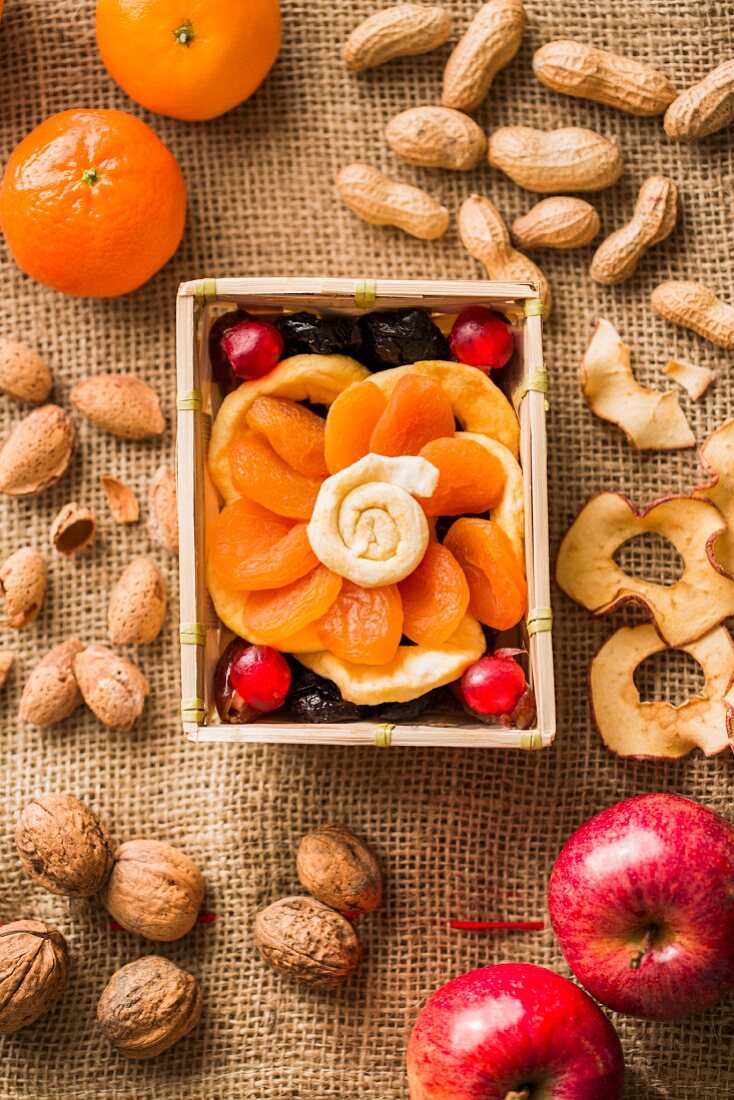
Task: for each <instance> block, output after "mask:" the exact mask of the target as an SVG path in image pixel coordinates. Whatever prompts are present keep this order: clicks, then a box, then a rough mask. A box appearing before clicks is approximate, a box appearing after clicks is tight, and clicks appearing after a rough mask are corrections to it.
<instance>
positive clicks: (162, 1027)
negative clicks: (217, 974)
mask: <svg viewBox="0 0 734 1100" xmlns="http://www.w3.org/2000/svg"><path fill="white" fill-rule="evenodd" d="M201 1008H202V996H201V986H200V985H199V983H198V982H197V981H196V978H194V976H193V975H192V974H189V973H187V972H186V971H185V970H181V969H180V968H179V967H178V966H176V965H175V964H174V963H172V962H170V961H169V960H168V959H163V958H161V956H160V955H145V956H144V957H143V958H142V959H135V961H134V962H131V963H128V964H127V966H123V967H122V968H121V969H120V970H117V971H116V972H115V973H114V974H113V975H112V977H111V978H110V980H109V982H108V983H107V985H106V986H105V988H104V991H103V993H102V996H101V997H100V999H99V1004H98V1005H97V1020H98V1021H99V1026H100V1029H101V1031H102V1034H103V1035H104V1036H105V1038H106V1039H109V1041H110V1042H111V1043H112V1046H113V1047H114V1048H115V1050H117V1051H119V1052H120V1054H124V1055H126V1057H128V1058H137V1059H144V1058H155V1056H156V1055H157V1054H162V1053H163V1051H164V1050H168V1048H169V1047H172V1046H173V1045H174V1043H177V1042H178V1041H179V1039H183V1037H184V1035H188V1033H189V1032H190V1031H192V1030H193V1028H195V1027H196V1025H197V1024H198V1022H199V1020H200V1018H201Z"/></svg>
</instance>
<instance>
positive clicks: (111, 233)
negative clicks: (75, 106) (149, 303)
mask: <svg viewBox="0 0 734 1100" xmlns="http://www.w3.org/2000/svg"><path fill="white" fill-rule="evenodd" d="M185 220H186V184H185V183H184V178H183V175H182V173H181V169H180V168H179V166H178V163H177V161H176V160H175V158H174V157H173V155H172V154H171V153H170V152H169V151H168V149H167V148H166V147H165V145H164V144H163V143H162V142H161V141H160V140H159V139H158V138H157V137H156V135H155V134H154V133H153V131H152V130H151V129H150V127H149V126H146V124H145V123H144V122H142V121H141V119H139V118H133V116H132V115H128V114H125V113H124V112H123V111H92V110H78V111H62V112H61V113H60V114H57V115H53V116H52V117H51V118H48V119H46V121H45V122H42V123H41V125H40V126H38V127H36V129H35V130H33V131H32V133H30V134H29V135H28V136H27V137H26V138H24V139H23V141H21V143H20V145H18V146H17V148H16V149H15V150H14V152H13V153H11V155H10V159H9V161H8V163H7V166H6V168H5V174H4V176H3V179H2V183H1V184H0V224H1V225H2V229H3V233H4V234H5V239H6V240H7V242H8V247H9V249H10V251H11V253H12V254H13V257H14V259H15V260H16V262H17V263H18V264H19V265H20V266H21V267H22V268H23V270H24V271H25V272H26V273H27V274H28V275H31V276H32V277H33V278H34V279H38V280H39V281H40V282H42V283H45V284H46V285H47V286H50V287H53V289H54V290H60V291H63V293H64V294H75V295H80V296H83V297H90V298H111V297H114V296H116V295H118V294H127V293H129V291H131V290H136V289H137V288H138V287H139V286H142V285H143V283H145V282H147V281H148V279H150V278H151V277H152V276H153V275H154V274H155V273H156V271H158V270H159V268H161V267H163V265H164V264H165V263H167V262H168V260H170V258H171V256H172V255H173V253H174V252H175V251H176V249H177V248H178V245H179V242H180V240H181V236H182V234H183V230H184V222H185ZM49 242H53V247H50V245H49Z"/></svg>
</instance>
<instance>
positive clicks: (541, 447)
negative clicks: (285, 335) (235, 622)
mask: <svg viewBox="0 0 734 1100" xmlns="http://www.w3.org/2000/svg"><path fill="white" fill-rule="evenodd" d="M476 303H483V304H486V305H489V306H495V307H497V308H498V309H500V310H502V312H503V313H505V315H506V316H507V317H508V319H510V320H511V322H512V324H513V326H514V331H515V342H516V346H517V351H516V354H515V357H514V360H513V365H512V367H511V368H510V370H511V374H510V378H509V387H510V390H511V396H512V398H513V400H514V401H515V404H516V407H517V408H518V410H519V418H520V463H521V465H522V468H523V473H524V481H525V539H526V568H527V577H528V591H529V606H530V611H529V613H528V616H527V619H526V622H525V623H524V624H522V641H523V643H524V645H525V646H526V648H527V649H528V653H529V659H528V660H529V680H530V683H531V684H532V686H533V689H534V691H535V695H536V699H537V705H538V717H537V723H536V727H535V728H534V729H530V730H508V729H504V728H503V727H502V726H501V725H500V724H499V723H498V724H497V725H496V726H492V725H489V726H488V725H484V724H481V723H478V722H475V721H472V719H471V718H470V717H469V716H462V715H457V714H455V713H451V714H450V715H422V716H421V718H420V719H417V720H416V722H417V724H415V725H403V724H400V725H389V724H386V723H379V722H376V721H360V722H340V723H329V724H323V725H317V724H310V723H299V722H295V721H290V720H288V719H287V718H283V717H279V716H278V715H277V714H276V715H274V716H273V717H272V718H271V719H262V720H260V721H258V722H257V723H252V724H248V725H224V724H221V723H220V722H219V720H218V718H217V715H216V710H215V709H214V705H213V685H212V680H213V672H214V667H215V665H216V662H217V659H218V657H219V653H220V650H221V635H222V630H223V628H222V626H221V624H220V622H219V620H218V619H217V616H216V614H215V612H214V608H213V605H212V601H211V599H210V597H209V593H208V592H207V587H206V579H205V572H206V571H205V549H204V547H205V531H206V525H207V523H208V522H209V521H210V520H211V519H212V518H213V517H214V516H215V515H216V513H217V512H218V510H219V507H220V500H219V496H218V493H217V491H216V489H215V487H214V485H213V483H212V481H211V479H210V477H209V474H208V471H207V467H206V453H207V447H208V443H209V434H210V430H211V423H212V418H213V416H214V415H215V414H216V411H217V409H218V407H219V404H220V398H219V393H218V387H217V386H216V384H215V383H214V382H213V380H212V373H211V366H210V363H209V355H208V349H207V343H208V339H207V337H208V331H209V328H210V325H211V321H212V319H214V318H215V317H216V316H218V315H219V314H221V313H222V312H223V311H224V310H225V309H231V308H232V307H233V306H235V305H236V306H241V307H244V308H246V309H249V310H251V311H255V312H262V311H268V312H270V313H272V312H274V311H275V312H277V311H279V310H284V311H295V310H302V309H306V310H308V309H311V310H313V309H316V310H319V311H330V312H342V313H348V314H352V315H353V314H358V313H360V312H361V311H364V310H367V309H372V308H380V309H386V308H395V307H407V306H420V307H422V308H424V309H430V310H432V311H434V312H435V313H451V314H454V313H457V312H458V311H459V310H461V309H463V308H464V307H465V306H467V305H472V304H476ZM541 314H542V305H541V302H540V300H539V291H538V288H537V287H535V286H533V285H531V284H529V283H495V282H487V281H476V282H440V281H418V280H410V281H397V280H387V279H384V280H383V279H379V280H372V279H203V280H199V281H197V282H189V283H183V284H182V285H181V287H180V289H179V293H178V300H177V319H176V330H177V347H178V353H177V355H178V398H177V406H178V442H177V457H178V512H179V525H180V576H181V683H182V716H183V726H184V731H185V733H186V735H187V737H188V738H189V739H190V740H192V741H219V742H246V741H255V742H269V743H274V744H305V745H323V744H329V745H360V744H378V745H381V746H386V745H390V744H392V745H443V746H462V747H467V748H469V747H471V748H520V749H537V748H544V747H545V746H547V745H550V744H551V742H552V741H553V738H554V736H555V697H554V688H553V650H552V643H551V633H550V628H551V622H552V613H551V609H550V567H549V549H548V493H547V477H546V425H545V419H546V398H545V391H546V372H545V368H544V365H543V349H542V318H541Z"/></svg>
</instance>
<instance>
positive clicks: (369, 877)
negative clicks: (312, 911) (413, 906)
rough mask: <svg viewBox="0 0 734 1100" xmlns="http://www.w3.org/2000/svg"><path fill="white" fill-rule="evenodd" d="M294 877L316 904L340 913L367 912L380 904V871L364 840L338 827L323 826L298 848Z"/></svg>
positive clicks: (307, 837)
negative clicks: (337, 910) (296, 870)
mask: <svg viewBox="0 0 734 1100" xmlns="http://www.w3.org/2000/svg"><path fill="white" fill-rule="evenodd" d="M297 866H298V878H299V881H300V883H301V885H302V886H304V887H305V888H306V889H307V890H308V892H309V893H310V894H313V896H314V897H315V898H318V900H319V901H323V902H324V903H325V904H326V905H331V906H332V908H334V909H340V910H342V911H343V912H350V911H352V910H356V911H357V912H358V913H371V912H373V911H374V910H375V909H378V908H379V906H380V902H381V901H382V872H381V870H380V864H379V863H378V862H377V857H376V856H375V854H374V852H372V851H371V850H370V849H369V848H368V847H367V845H366V844H365V843H364V841H362V840H360V839H359V837H358V836H355V835H354V833H353V832H351V831H350V830H349V829H345V828H343V827H342V826H341V825H323V826H322V827H321V828H320V829H316V830H315V831H314V832H312V833H308V834H307V835H306V836H304V837H303V839H302V840H301V843H300V844H299V845H298V857H297Z"/></svg>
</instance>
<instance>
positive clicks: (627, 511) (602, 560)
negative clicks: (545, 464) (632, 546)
mask: <svg viewBox="0 0 734 1100" xmlns="http://www.w3.org/2000/svg"><path fill="white" fill-rule="evenodd" d="M725 527H726V523H725V520H724V519H723V517H722V515H721V513H720V512H719V510H718V508H716V506H715V505H713V504H711V503H710V502H709V501H706V500H693V499H692V498H691V497H684V496H676V497H668V498H666V499H663V500H659V501H656V502H655V503H654V504H651V505H650V507H649V508H646V509H645V510H643V511H640V510H638V509H637V508H636V507H635V505H634V504H632V503H631V502H630V501H629V500H627V499H626V497H623V496H621V495H620V494H619V493H599V494H598V496H595V497H592V498H591V500H590V501H588V502H587V503H586V504H585V505H584V507H583V508H582V509H581V511H580V512H579V514H578V516H577V517H576V519H575V520H574V522H573V524H572V525H571V527H570V529H569V530H568V532H567V533H566V536H565V538H564V539H563V542H562V543H561V547H560V550H559V551H558V561H557V563H556V579H557V581H558V584H559V585H560V587H561V588H562V589H563V591H564V592H565V593H566V594H567V595H568V596H570V597H571V599H572V600H575V601H576V602H577V603H580V604H581V606H582V607H585V608H586V609H587V610H588V611H592V612H593V613H594V614H595V615H604V614H606V613H607V612H608V611H613V610H614V609H615V608H617V607H618V606H620V605H621V604H624V603H627V602H629V601H633V602H635V603H639V604H641V605H642V606H643V607H644V608H645V609H646V610H647V611H648V612H649V614H650V615H651V617H652V618H653V619H654V623H655V626H656V629H657V631H658V633H659V635H660V637H661V638H662V639H663V640H664V641H665V642H667V644H668V645H670V646H680V645H685V644H686V643H687V642H690V641H691V640H692V639H694V638H700V637H701V635H702V634H705V633H706V631H707V630H710V629H711V627H713V626H716V625H717V624H718V623H720V622H722V621H723V620H724V619H725V618H726V617H727V616H728V615H731V614H734V580H732V578H731V577H729V576H728V575H727V574H725V573H724V572H723V571H722V569H721V567H720V566H719V565H718V564H717V562H716V560H715V558H714V555H713V549H712V547H713V545H714V542H715V540H716V538H717V536H718V535H720V534H721V532H722V531H723V530H724V529H725ZM650 531H651V532H655V533H656V534H659V535H662V536H663V537H664V538H666V539H668V541H669V542H671V543H672V544H673V546H674V547H675V549H676V550H677V551H678V553H679V554H680V556H681V558H682V559H683V562H684V566H685V568H684V570H683V574H682V576H681V577H680V579H679V580H677V581H676V582H675V584H656V583H655V582H654V581H649V580H644V579H643V578H641V577H630V576H629V575H628V574H627V573H625V572H624V571H623V570H622V569H620V567H619V566H618V565H617V563H616V562H615V561H614V560H613V555H614V553H615V552H616V551H617V550H618V549H619V547H620V546H622V545H623V543H625V542H627V541H628V540H629V539H631V538H634V536H635V535H640V534H643V533H644V532H650Z"/></svg>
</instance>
